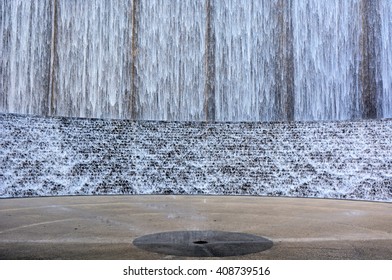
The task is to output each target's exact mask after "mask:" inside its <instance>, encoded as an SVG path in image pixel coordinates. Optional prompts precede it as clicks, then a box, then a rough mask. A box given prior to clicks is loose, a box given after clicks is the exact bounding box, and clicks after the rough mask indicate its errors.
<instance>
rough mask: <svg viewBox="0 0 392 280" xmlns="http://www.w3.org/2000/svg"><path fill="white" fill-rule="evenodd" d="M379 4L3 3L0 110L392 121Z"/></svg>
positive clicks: (387, 18)
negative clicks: (378, 119) (377, 119)
mask: <svg viewBox="0 0 392 280" xmlns="http://www.w3.org/2000/svg"><path fill="white" fill-rule="evenodd" d="M391 14H392V2H391V1H389V0H376V1H370V0H347V1H341V0H330V1H319V0H293V1H285V0H264V1H256V0H247V1H243V0H199V1H194V0H171V1H166V0H122V1H106V0H91V1H82V0H43V1H34V0H3V1H1V3H0V38H1V40H0V52H1V54H2V55H1V60H0V112H3V113H20V114H37V115H49V116H70V117H88V118H120V119H136V120H169V121H174V120H193V121H205V120H209V121H210V120H215V121H287V120H298V121H300V120H350V119H359V118H391V117H392V16H391Z"/></svg>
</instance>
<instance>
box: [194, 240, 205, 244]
mask: <svg viewBox="0 0 392 280" xmlns="http://www.w3.org/2000/svg"><path fill="white" fill-rule="evenodd" d="M207 243H208V241H205V240H197V241H193V244H207Z"/></svg>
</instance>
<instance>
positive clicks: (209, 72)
mask: <svg viewBox="0 0 392 280" xmlns="http://www.w3.org/2000/svg"><path fill="white" fill-rule="evenodd" d="M212 1H213V0H206V2H205V5H206V34H205V73H206V75H205V76H206V81H205V88H204V112H205V118H206V120H207V121H214V120H215V34H214V31H213V23H212V12H213V6H212Z"/></svg>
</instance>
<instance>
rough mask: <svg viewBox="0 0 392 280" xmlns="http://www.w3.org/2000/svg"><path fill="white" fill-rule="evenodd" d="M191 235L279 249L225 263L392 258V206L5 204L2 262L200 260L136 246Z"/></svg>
mask: <svg viewBox="0 0 392 280" xmlns="http://www.w3.org/2000/svg"><path fill="white" fill-rule="evenodd" d="M192 230H193V231H227V232H240V233H247V234H253V235H257V236H261V237H264V238H267V239H269V240H271V241H272V242H273V246H272V247H271V248H270V249H268V250H265V251H262V252H259V253H253V254H248V255H243V256H231V257H225V258H223V259H276V260H280V259H392V203H378V202H364V201H346V200H323V199H305V198H278V197H274V198H272V197H251V196H245V197H244V196H225V197H223V196H171V195H168V196H152V195H151V196H85V197H51V198H23V199H2V200H0V259H135V260H136V259H195V258H193V257H184V256H173V255H166V254H159V253H154V252H150V251H146V250H143V249H140V248H137V247H135V246H134V245H133V244H132V243H133V241H134V240H135V239H136V238H138V237H141V236H144V235H148V234H154V233H159V232H169V231H192ZM197 259H203V258H200V257H199V258H197ZM209 259H211V258H209ZM212 259H216V258H212Z"/></svg>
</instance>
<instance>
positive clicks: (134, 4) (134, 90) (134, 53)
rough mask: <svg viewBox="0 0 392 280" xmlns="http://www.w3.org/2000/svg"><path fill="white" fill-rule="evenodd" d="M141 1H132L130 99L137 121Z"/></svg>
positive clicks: (132, 117) (134, 117) (133, 116)
mask: <svg viewBox="0 0 392 280" xmlns="http://www.w3.org/2000/svg"><path fill="white" fill-rule="evenodd" d="M138 5H139V0H133V1H132V54H131V55H132V62H131V63H132V64H131V68H132V69H131V97H130V103H131V104H130V109H131V119H133V120H136V119H137V106H136V99H137V85H136V78H137V66H136V64H137V63H136V58H137V54H138V40H137V35H138V28H139V24H138V20H137V16H138V15H137V13H138V11H139V9H138Z"/></svg>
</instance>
